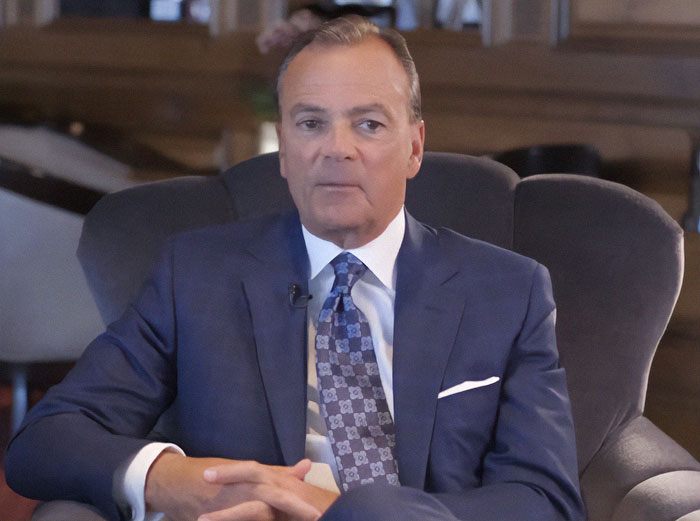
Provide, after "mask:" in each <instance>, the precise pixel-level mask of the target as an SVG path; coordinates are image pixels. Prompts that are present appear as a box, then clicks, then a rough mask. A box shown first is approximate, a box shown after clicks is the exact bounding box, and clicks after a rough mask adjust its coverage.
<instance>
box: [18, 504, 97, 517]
mask: <svg viewBox="0 0 700 521" xmlns="http://www.w3.org/2000/svg"><path fill="white" fill-rule="evenodd" d="M31 521H105V518H104V517H102V515H101V514H100V513H99V512H98V511H97V509H95V508H93V507H91V506H90V505H86V504H85V503H76V502H75V501H50V502H48V503H39V505H37V507H36V509H35V510H34V514H32V519H31Z"/></svg>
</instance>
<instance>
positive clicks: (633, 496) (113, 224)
mask: <svg viewBox="0 0 700 521" xmlns="http://www.w3.org/2000/svg"><path fill="white" fill-rule="evenodd" d="M278 169H279V164H278V162H277V158H276V155H275V154H268V155H265V156H260V157H257V158H254V159H252V160H250V161H247V162H245V163H242V164H240V165H237V166H235V167H234V168H233V169H231V170H229V171H228V172H226V173H224V174H222V175H221V176H219V177H217V178H208V179H191V178H189V179H176V180H172V181H165V182H162V183H156V184H152V185H147V186H143V187H138V188H134V189H130V190H127V191H124V192H122V193H118V194H113V195H108V196H107V197H105V198H104V199H103V201H102V202H101V203H100V204H98V205H97V207H96V208H95V209H94V210H93V211H92V212H91V214H90V215H89V216H88V218H87V221H86V225H85V228H84V231H83V236H82V238H81V245H80V249H79V258H80V260H81V262H82V263H83V266H84V269H85V273H86V275H87V277H88V280H89V281H90V287H91V289H92V291H93V294H94V296H95V299H96V300H97V301H98V303H100V309H101V311H102V314H103V317H104V318H105V320H107V321H109V320H112V319H114V318H116V317H117V316H118V315H119V313H121V311H122V310H123V309H124V307H125V306H126V303H127V302H128V301H129V300H130V299H131V298H132V296H133V295H134V293H135V292H136V291H137V290H138V287H139V286H140V283H141V281H142V280H143V278H144V277H145V274H146V273H147V272H148V270H149V269H150V265H151V263H152V262H153V258H154V256H155V253H156V251H157V250H158V249H159V247H160V245H161V244H162V242H163V241H164V240H165V237H166V236H167V235H169V234H170V233H174V232H175V231H179V230H184V229H189V228H194V227H198V226H205V225H206V224H208V223H218V222H224V221H227V220H233V219H245V218H249V217H254V216H257V215H261V214H266V213H272V212H276V211H280V210H284V209H287V208H290V207H291V206H292V202H291V198H290V197H289V195H288V193H287V189H286V183H285V181H284V180H283V179H281V178H280V177H279V172H278ZM406 206H407V208H408V209H409V211H410V212H411V213H412V214H413V215H414V216H416V217H417V218H419V219H421V220H423V221H425V222H427V223H429V224H432V225H443V226H448V227H451V228H453V229H455V230H457V231H459V232H461V233H464V234H466V235H470V236H473V237H476V238H479V239H482V240H486V241H488V242H492V243H495V244H498V245H500V246H504V247H510V248H512V249H514V250H515V251H518V252H521V253H523V254H525V255H528V256H530V257H533V258H535V259H537V260H538V261H540V262H542V263H543V264H544V265H545V266H547V267H548V268H549V270H550V273H551V275H552V282H553V286H554V293H555V298H556V300H557V305H558V323H557V339H558V342H559V349H560V352H561V360H562V365H563V366H564V367H565V368H566V369H567V374H568V378H569V389H570V393H571V400H572V407H573V412H574V421H575V425H576V434H577V443H578V456H579V465H580V473H581V482H582V489H583V494H584V499H585V500H586V503H587V506H588V509H589V519H590V520H591V521H613V519H614V520H622V519H627V520H634V521H659V520H660V519H666V518H668V519H676V518H677V517H680V516H683V515H686V514H688V513H689V512H691V511H693V510H697V509H698V506H697V505H696V504H693V502H692V501H689V499H688V498H689V497H691V496H692V494H696V496H695V497H698V498H700V492H698V493H696V490H695V489H694V488H693V487H696V486H697V485H696V484H697V482H698V478H699V477H700V464H698V462H697V461H695V460H694V459H693V458H692V457H691V456H690V455H689V454H688V453H687V452H685V451H684V450H683V449H682V448H680V447H679V446H678V445H677V444H676V443H675V442H674V441H672V440H671V439H670V438H668V437H667V436H666V435H665V434H663V433H662V432H661V431H660V430H659V429H658V428H656V427H655V426H654V425H653V424H651V422H649V421H648V420H646V419H645V418H643V416H642V411H643V408H644V396H645V394H646V386H647V379H648V375H649V368H650V364H651V360H652V357H653V354H654V350H655V348H656V345H657V343H658V341H659V338H660V337H661V335H662V333H663V331H664V329H665V327H666V325H667V322H668V320H669V317H670V314H671V311H672V309H673V306H674V304H675V301H676V298H677V296H678V292H679V289H680V283H681V276H682V271H683V251H682V244H683V242H682V231H681V229H680V227H679V226H678V225H677V224H676V223H675V222H674V221H673V220H672V219H671V218H670V217H669V216H668V215H667V214H666V213H665V212H664V211H663V210H662V209H661V207H660V206H659V205H658V204H656V203H655V202H653V201H652V200H650V199H649V198H647V197H645V196H643V195H641V194H639V193H637V192H635V191H633V190H631V189H629V188H626V187H624V186H621V185H618V184H614V183H610V182H606V181H602V180H599V179H594V178H590V177H581V176H576V175H565V176H562V175H556V174H553V175H542V176H533V177H530V178H527V179H524V180H521V181H519V182H518V178H517V176H516V175H515V173H514V172H512V171H510V170H509V169H508V168H506V167H504V166H503V165H500V164H498V163H495V162H493V161H490V160H487V159H480V158H473V157H468V156H462V155H457V154H439V153H426V155H425V159H424V162H423V167H422V169H421V172H420V173H419V175H418V176H417V177H416V179H414V180H412V181H410V182H409V184H408V188H407V197H406ZM124 288H126V289H124ZM662 513H663V515H668V516H676V517H663V518H662V517H658V516H660V515H661V514H662ZM613 516H614V517H613ZM624 516H627V517H624ZM685 521H688V520H685Z"/></svg>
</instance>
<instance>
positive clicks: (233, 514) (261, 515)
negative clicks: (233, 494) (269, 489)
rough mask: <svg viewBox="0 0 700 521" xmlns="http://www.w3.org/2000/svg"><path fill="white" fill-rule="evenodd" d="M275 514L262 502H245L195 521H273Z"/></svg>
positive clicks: (200, 517)
mask: <svg viewBox="0 0 700 521" xmlns="http://www.w3.org/2000/svg"><path fill="white" fill-rule="evenodd" d="M274 518H275V512H274V510H273V509H272V507H271V506H270V505H267V504H266V503H264V502H263V501H246V502H245V503H239V504H238V505H236V506H234V507H230V508H225V509H223V510H218V511H216V512H210V513H208V514H204V515H201V516H199V517H198V518H197V521H273V520H274Z"/></svg>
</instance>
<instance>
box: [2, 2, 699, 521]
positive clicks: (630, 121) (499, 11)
mask: <svg viewBox="0 0 700 521" xmlns="http://www.w3.org/2000/svg"><path fill="white" fill-rule="evenodd" d="M348 12H353V13H360V14H362V15H365V16H368V17H370V18H372V19H373V20H374V21H375V22H376V23H378V24H380V25H384V26H393V27H396V28H398V29H399V30H400V31H402V33H403V34H404V36H405V37H406V39H407V40H408V44H409V48H410V49H411V52H412V54H413V57H414V59H415V62H416V65H417V68H418V72H419V75H420V78H421V84H422V89H423V109H424V119H425V121H426V127H427V144H426V148H427V149H428V150H433V151H449V152H460V153H467V154H476V155H481V154H490V155H493V156H494V157H496V158H499V159H501V160H503V161H504V162H506V163H508V164H509V165H511V166H512V167H514V168H515V169H516V171H517V172H518V173H519V174H521V175H527V174H529V173H532V172H542V171H547V169H549V170H548V171H560V170H564V169H571V170H573V171H579V172H583V173H588V174H590V175H596V176H599V177H602V178H605V179H609V180H612V181H617V182H620V183H623V184H626V185H628V186H630V187H632V188H634V189H636V190H639V191H640V192H642V193H644V194H646V195H648V196H650V197H652V198H653V199H655V200H657V201H658V202H659V203H660V204H661V205H662V206H663V208H665V210H666V211H667V212H668V213H669V214H670V215H671V216H672V217H673V218H674V219H676V220H677V221H678V222H679V223H680V224H681V225H682V226H683V227H684V229H685V230H686V237H685V248H686V266H685V270H686V272H685V279H684V285H683V290H682V293H681V296H680V299H679V302H678V305H677V307H676V311H675V313H674V315H673V317H672V319H671V323H670V324H669V328H668V331H667V333H666V334H665V336H664V338H663V339H662V342H661V344H660V346H659V348H658V351H657V355H656V358H655V361H654V364H653V366H652V371H651V379H650V385H649V392H648V397H647V404H646V415H647V416H648V417H649V418H650V419H651V420H652V421H653V422H655V423H656V424H657V425H658V426H659V427H660V428H661V429H663V430H664V431H665V432H667V433H668V434H669V435H670V436H671V437H673V438H674V439H676V440H677V441H678V442H679V443H680V444H681V445H683V446H684V447H685V448H686V449H688V450H689V451H690V452H691V453H692V454H693V455H694V456H695V457H696V458H700V378H698V370H699V369H700V234H699V233H698V223H699V221H700V174H699V173H698V165H699V159H700V158H699V155H698V150H699V149H700V146H699V143H700V3H699V2H693V1H688V0H666V1H664V2H655V1H650V0H627V1H625V2H599V1H597V0H445V1H441V0H429V1H419V0H403V1H402V0H393V1H392V0H377V1H367V2H348V1H341V0H336V1H335V2H333V1H320V2H316V3H310V2H300V1H294V0H289V1H285V0H261V1H253V0H0V188H2V189H6V190H10V191H12V192H13V193H17V194H23V195H24V196H27V197H33V198H37V199H39V200H42V201H44V202H46V203H49V204H53V205H58V206H60V207H61V208H64V209H66V210H68V211H70V212H73V213H75V214H77V215H82V214H84V213H85V212H86V211H87V210H89V208H90V207H91V206H92V205H93V204H94V203H95V201H97V200H98V199H99V197H100V196H101V195H102V194H104V193H107V192H111V191H114V190H119V189H122V188H126V187H129V186H134V185H136V184H139V183H143V182H148V181H153V180H157V179H164V178H169V177H173V176H182V175H215V174H217V173H219V172H221V171H222V170H224V169H226V168H228V167H229V166H231V165H233V164H235V163H237V162H239V161H242V160H244V159H247V158H250V157H252V156H255V155H257V154H259V153H261V152H266V151H274V150H276V146H277V144H276V136H275V130H274V124H275V118H276V114H275V107H274V104H273V97H272V92H273V87H272V85H273V83H274V78H275V75H276V69H277V67H278V65H279V62H280V59H281V57H282V56H283V54H284V49H285V45H286V43H288V41H289V38H290V37H291V36H292V35H293V34H295V33H296V32H298V31H300V30H302V29H304V28H306V27H310V26H313V25H314V24H317V23H320V21H321V20H323V19H325V18H330V17H333V16H338V15H341V14H344V13H348ZM0 206H1V205H0ZM0 210H1V209H0ZM3 215H4V214H3V213H2V211H0V221H1V220H2V219H3ZM0 224H1V223H0ZM639 232H640V233H643V232H644V230H640V231H639ZM0 248H3V240H2V239H0ZM39 251H41V250H39ZM38 255H42V254H41V253H39V254H38ZM0 272H4V274H3V275H2V278H3V280H4V281H5V282H3V284H5V283H6V281H7V280H8V278H9V274H8V272H7V271H6V268H5V267H3V266H0ZM3 307H4V308H6V309H7V308H9V307H12V303H11V302H6V301H5V302H1V301H0V310H2V309H3ZM3 328H4V329H5V331H7V329H8V328H7V324H4V325H3V322H1V321H0V346H1V345H2V344H3ZM68 367H70V364H69V363H65V364H35V365H33V366H32V367H31V368H30V369H29V371H28V382H29V390H30V394H29V397H30V398H29V399H30V402H32V401H35V400H36V399H38V397H39V396H41V394H42V393H43V392H44V390H45V389H46V387H47V386H48V385H50V384H51V383H52V382H54V381H56V380H57V379H60V377H61V376H62V374H63V373H64V372H65V370H66V369H67V368H68ZM13 371H14V369H13V366H12V364H10V363H0V376H2V382H3V383H4V385H3V386H2V387H0V433H1V434H0V441H3V440H5V439H6V436H7V434H6V433H7V431H8V430H9V428H10V427H9V421H10V420H9V417H10V408H11V402H12V399H11V397H12V391H11V382H12V378H13V375H14V372H13ZM3 437H4V438H3ZM28 505H29V504H28V503H26V502H25V503H23V502H22V501H21V500H19V499H18V498H17V497H16V496H13V495H12V494H11V493H10V492H9V491H8V490H7V487H6V486H4V482H3V483H0V511H2V512H15V514H16V515H15V514H12V515H15V517H12V516H10V517H8V519H23V518H25V517H28V513H27V514H26V515H25V513H24V512H29V511H30V510H31V509H30V505H29V506H28ZM8 509H10V510H8ZM13 509H14V510H13ZM27 509H29V510H27ZM23 516H24V517H23Z"/></svg>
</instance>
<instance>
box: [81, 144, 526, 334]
mask: <svg viewBox="0 0 700 521" xmlns="http://www.w3.org/2000/svg"><path fill="white" fill-rule="evenodd" d="M517 180H518V177H517V176H516V175H515V173H514V172H512V171H511V170H509V169H508V168H507V167H505V166H503V165H501V164H500V163H496V162H495V161H491V160H489V159H484V158H476V157H470V156H464V155H460V154H445V153H435V152H433V153H431V152H428V153H426V154H425V158H424V160H423V166H422V168H421V172H420V173H419V174H418V176H417V177H416V178H415V179H414V180H412V181H411V182H409V184H408V187H407V194H406V207H407V208H408V209H409V211H411V212H412V213H413V214H414V215H415V216H416V217H417V218H418V219H421V220H424V221H425V222H427V223H428V224H433V225H440V226H448V227H450V228H453V229H455V230H457V231H459V232H460V233H464V234H466V235H471V236H473V237H476V238H479V239H483V240H486V241H489V242H492V243H494V244H498V245H500V246H504V247H509V246H510V244H511V237H512V212H513V191H514V188H515V184H516V183H517ZM291 208H293V202H292V199H291V197H290V195H289V191H288V189H287V183H286V181H285V180H284V179H283V178H282V177H281V176H280V173H279V160H278V156H277V154H276V153H273V154H265V155H261V156H258V157H255V158H253V159H250V160H248V161H244V162H243V163H239V164H238V165H236V166H234V167H233V168H231V169H229V170H227V171H226V172H224V173H223V174H221V175H219V176H216V177H208V178H207V177H182V178H175V179H169V180H166V181H159V182H156V183H149V184H145V185H141V186H138V187H134V188H129V189H127V190H123V191H121V192H116V193H113V194H109V195H107V196H105V197H103V198H102V199H101V200H100V201H99V202H98V203H97V205H96V206H95V207H94V208H93V210H92V211H91V212H90V213H89V214H88V217H87V219H86V222H85V226H84V228H83V234H82V237H81V240H80V247H79V248H78V258H79V260H80V262H81V264H82V266H83V270H84V271H85V275H86V277H87V280H88V283H89V285H90V289H91V290H92V293H93V295H94V297H95V300H96V302H97V306H98V308H99V310H100V313H101V314H102V318H103V319H104V321H105V322H106V323H109V322H111V321H112V320H115V319H116V318H118V317H119V315H120V314H121V313H122V312H123V311H124V309H126V306H127V305H128V303H129V302H131V301H132V300H133V299H134V298H135V297H136V295H137V293H138V291H139V289H140V287H141V284H142V283H143V281H144V280H145V278H146V276H147V275H148V273H149V271H150V269H151V267H152V266H153V263H154V262H155V259H156V256H157V254H158V251H159V250H160V248H161V246H162V244H163V242H164V241H165V240H166V238H167V237H168V236H170V235H172V234H174V233H177V232H180V231H185V230H190V229H196V228H201V227H204V226H208V225H212V224H220V223H224V222H228V221H233V220H236V219H249V218H253V217H257V216H260V215H266V214H271V213H277V212H282V211H286V210H289V209H291Z"/></svg>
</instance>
